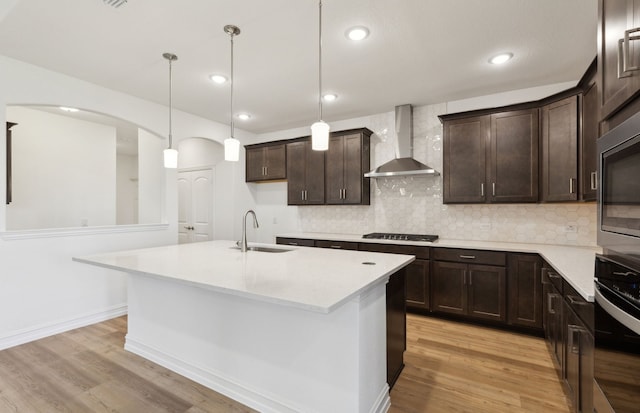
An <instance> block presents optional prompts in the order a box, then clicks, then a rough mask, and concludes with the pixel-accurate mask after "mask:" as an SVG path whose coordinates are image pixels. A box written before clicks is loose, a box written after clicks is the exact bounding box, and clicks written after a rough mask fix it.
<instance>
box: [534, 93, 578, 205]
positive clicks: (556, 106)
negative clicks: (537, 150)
mask: <svg viewBox="0 0 640 413" xmlns="http://www.w3.org/2000/svg"><path fill="white" fill-rule="evenodd" d="M541 123H542V201H544V202H556V201H577V200H578V96H570V97H568V98H565V99H562V100H559V101H557V102H553V103H550V104H548V105H545V106H543V107H542V122H541Z"/></svg>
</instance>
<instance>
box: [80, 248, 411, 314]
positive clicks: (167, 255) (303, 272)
mask: <svg viewBox="0 0 640 413" xmlns="http://www.w3.org/2000/svg"><path fill="white" fill-rule="evenodd" d="M234 246H235V242H234V241H209V242H197V243H192V244H180V245H169V246H164V247H155V248H145V249H138V250H129V251H122V252H114V253H108V254H101V255H93V256H87V257H74V258H73V260H74V261H78V262H81V263H86V264H92V265H97V266H100V267H105V268H109V269H114V270H121V271H126V272H129V273H133V274H141V275H146V276H154V277H162V278H166V279H171V280H175V281H176V282H181V283H186V284H190V285H196V286H198V287H201V288H205V289H210V290H214V291H217V292H223V293H227V294H232V295H237V296H241V297H246V298H250V299H256V300H261V301H267V302H272V303H276V304H282V305H290V306H293V307H298V308H302V309H306V310H310V311H315V312H321V313H329V312H331V311H333V310H335V309H336V308H338V307H340V306H341V305H342V304H344V303H345V302H347V301H348V300H350V299H352V298H354V297H356V296H357V295H359V294H361V293H363V292H365V291H367V290H368V289H369V288H372V287H373V286H374V285H376V284H378V283H381V282H386V280H387V278H388V276H389V275H391V274H393V273H394V272H396V271H397V270H398V269H400V268H402V267H404V266H406V265H408V264H409V263H410V262H412V261H413V260H414V259H415V257H414V256H412V255H392V254H381V253H374V252H364V251H343V250H331V249H324V248H307V247H289V246H279V245H265V244H252V243H250V244H249V246H268V247H273V248H281V249H288V250H290V251H287V252H278V253H269V252H259V251H247V252H244V253H243V252H240V250H239V249H234V248H232V247H234ZM364 263H366V264H364ZM372 263H373V264H372Z"/></svg>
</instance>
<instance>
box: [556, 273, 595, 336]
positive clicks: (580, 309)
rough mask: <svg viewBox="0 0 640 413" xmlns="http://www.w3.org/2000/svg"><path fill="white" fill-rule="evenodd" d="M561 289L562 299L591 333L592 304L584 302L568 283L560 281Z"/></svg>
mask: <svg viewBox="0 0 640 413" xmlns="http://www.w3.org/2000/svg"><path fill="white" fill-rule="evenodd" d="M562 284H563V285H562V288H563V291H564V294H563V295H564V299H565V301H566V302H567V304H569V307H570V308H571V309H572V310H573V312H575V313H576V315H577V316H578V317H579V318H580V320H582V322H583V323H584V324H585V325H586V326H587V328H588V329H589V331H591V332H593V317H594V314H593V313H594V308H593V303H590V302H588V301H587V300H585V299H584V298H583V297H582V296H581V295H580V294H579V293H578V292H577V291H576V290H575V289H574V288H573V287H572V286H571V285H569V283H568V282H566V281H565V280H562Z"/></svg>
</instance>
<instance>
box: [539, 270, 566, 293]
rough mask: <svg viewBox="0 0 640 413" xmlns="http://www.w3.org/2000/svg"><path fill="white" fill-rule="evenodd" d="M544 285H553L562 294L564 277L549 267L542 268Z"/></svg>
mask: <svg viewBox="0 0 640 413" xmlns="http://www.w3.org/2000/svg"><path fill="white" fill-rule="evenodd" d="M542 283H543V284H553V286H554V287H555V288H556V290H558V292H559V293H560V294H562V291H563V290H562V276H561V275H560V274H558V273H557V272H556V271H555V270H554V269H552V268H548V267H544V268H542Z"/></svg>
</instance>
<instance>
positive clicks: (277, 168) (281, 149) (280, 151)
mask: <svg viewBox="0 0 640 413" xmlns="http://www.w3.org/2000/svg"><path fill="white" fill-rule="evenodd" d="M285 154H286V149H285V145H284V144H282V145H270V146H267V147H265V148H264V164H265V175H266V176H265V179H285V178H286V177H287V168H286V156H285Z"/></svg>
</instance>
